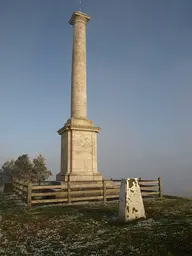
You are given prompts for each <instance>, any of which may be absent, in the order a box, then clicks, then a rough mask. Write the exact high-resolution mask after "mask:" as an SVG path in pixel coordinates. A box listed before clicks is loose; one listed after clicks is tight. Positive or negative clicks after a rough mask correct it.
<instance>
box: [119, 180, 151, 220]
mask: <svg viewBox="0 0 192 256" xmlns="http://www.w3.org/2000/svg"><path fill="white" fill-rule="evenodd" d="M138 180H139V179H138V178H135V179H122V180H121V190H120V198H119V220H120V221H122V222H127V221H131V220H135V219H140V218H146V215H145V209H144V205H143V198H142V196H141V189H140V186H139V182H138Z"/></svg>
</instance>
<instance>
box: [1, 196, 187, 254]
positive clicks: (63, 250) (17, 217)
mask: <svg viewBox="0 0 192 256" xmlns="http://www.w3.org/2000/svg"><path fill="white" fill-rule="evenodd" d="M145 208H146V214H147V219H146V220H141V221H137V222H132V223H127V224H120V223H118V221H117V213H118V202H108V203H107V204H106V205H104V204H102V203H93V204H86V205H78V206H62V205H57V206H46V207H45V206H44V207H37V208H33V209H32V210H31V211H27V209H26V208H25V205H23V204H22V203H20V201H19V200H16V199H15V197H14V196H12V195H3V194H0V211H1V213H0V214H1V216H2V220H1V222H0V224H1V226H0V227H1V239H0V255H2V256H3V255H5V256H9V255H34V256H40V255H47V256H49V255H50V256H52V255H57V256H59V255H67V256H70V255H89V256H90V255H92V256H93V255H95V256H96V255H101V256H102V255H130V256H131V255H134V256H137V255H138V256H140V255H143V256H145V255H146V256H156V255H162V256H166V255H169V256H173V255H175V256H181V255H182V256H187V255H188V256H191V255H192V200H188V199H183V198H172V197H171V198H166V199H163V200H159V199H157V200H145Z"/></svg>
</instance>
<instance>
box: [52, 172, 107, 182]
mask: <svg viewBox="0 0 192 256" xmlns="http://www.w3.org/2000/svg"><path fill="white" fill-rule="evenodd" d="M102 180H103V176H102V175H101V174H100V173H98V174H95V175H72V174H69V175H66V174H62V173H58V174H57V175H56V181H72V182H75V181H102Z"/></svg>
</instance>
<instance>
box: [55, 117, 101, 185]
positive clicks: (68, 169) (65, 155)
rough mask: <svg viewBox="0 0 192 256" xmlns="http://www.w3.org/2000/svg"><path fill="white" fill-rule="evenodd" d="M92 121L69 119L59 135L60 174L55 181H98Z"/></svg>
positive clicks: (99, 177)
mask: <svg viewBox="0 0 192 256" xmlns="http://www.w3.org/2000/svg"><path fill="white" fill-rule="evenodd" d="M99 130H100V128H98V127H95V126H94V125H93V122H92V121H89V120H77V119H70V120H68V121H67V123H66V124H65V126H64V127H63V128H62V129H60V130H59V131H58V133H59V134H60V135H61V172H60V173H59V174H58V175H57V177H56V180H57V181H68V180H70V181H100V180H102V175H101V174H100V173H99V172H98V167H97V133H98V132H99Z"/></svg>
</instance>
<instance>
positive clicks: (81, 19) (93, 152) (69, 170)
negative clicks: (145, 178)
mask: <svg viewBox="0 0 192 256" xmlns="http://www.w3.org/2000/svg"><path fill="white" fill-rule="evenodd" d="M89 20H90V16H88V15H87V14H85V13H82V12H80V11H76V12H74V13H73V15H72V17H71V19H70V21H69V23H70V24H71V25H73V54H72V76H71V118H70V119H69V120H68V121H67V122H66V123H65V125H64V127H62V128H61V129H60V130H59V131H58V133H59V134H60V135H61V169H60V173H59V174H57V176H56V180H57V181H101V180H102V179H103V178H102V175H101V174H100V173H99V172H98V167H97V133H98V132H99V131H100V128H99V127H95V126H94V124H93V122H92V121H91V120H88V118H87V82H86V80H87V71H86V66H87V65H86V25H87V23H88V22H89Z"/></svg>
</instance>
